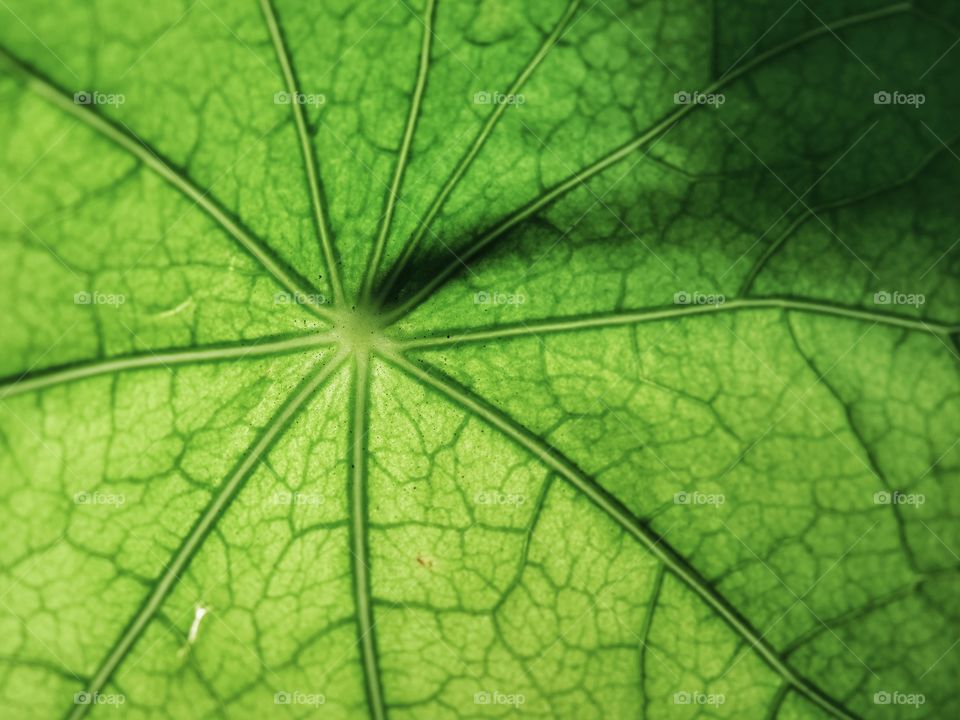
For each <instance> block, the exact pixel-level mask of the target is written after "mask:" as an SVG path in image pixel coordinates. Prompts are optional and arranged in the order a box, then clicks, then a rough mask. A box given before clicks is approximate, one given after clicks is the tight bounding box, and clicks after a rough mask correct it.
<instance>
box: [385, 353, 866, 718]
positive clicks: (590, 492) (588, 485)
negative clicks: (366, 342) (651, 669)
mask: <svg viewBox="0 0 960 720" xmlns="http://www.w3.org/2000/svg"><path fill="white" fill-rule="evenodd" d="M387 359H388V360H389V361H390V362H392V363H393V364H395V365H396V366H397V367H399V368H400V369H401V370H403V371H405V372H406V373H408V374H409V375H411V376H413V377H415V378H417V379H418V380H420V381H421V382H423V383H425V384H426V385H428V386H430V387H432V388H433V389H434V390H436V391H437V392H439V393H440V394H442V395H444V396H446V397H447V398H448V399H450V400H451V401H453V402H455V403H456V404H457V405H458V406H459V407H462V408H463V409H464V410H466V411H467V412H469V413H471V414H473V415H475V416H476V417H478V418H480V419H482V420H484V421H485V422H487V423H489V424H490V425H491V426H493V427H495V428H496V429H498V430H499V431H501V432H502V433H504V435H506V436H507V437H509V438H510V439H511V440H513V441H514V442H516V443H517V444H519V445H520V446H521V447H523V448H524V449H526V450H527V451H528V452H530V453H531V454H533V455H534V456H535V457H537V458H538V459H539V460H540V461H541V462H543V463H544V464H545V465H546V466H547V467H549V468H550V469H551V470H553V471H554V472H556V473H557V474H559V475H560V476H561V477H563V478H564V479H565V480H567V482H569V483H570V484H571V485H573V486H574V487H575V488H576V489H577V490H579V491H580V492H582V493H583V494H584V495H585V496H586V497H587V498H589V499H590V500H591V501H592V502H593V503H594V504H595V505H596V506H597V507H599V508H600V509H601V510H602V511H603V512H604V513H606V514H607V515H608V516H609V517H610V518H611V519H613V520H614V521H615V522H616V523H617V524H618V525H620V527H621V528H623V529H624V530H625V531H626V532H627V533H629V534H630V535H631V536H633V537H634V538H635V539H636V540H637V541H638V542H640V544H642V545H643V546H644V547H646V548H647V550H648V551H649V552H650V553H652V554H653V555H654V556H655V557H656V558H657V559H658V560H660V562H662V563H663V564H664V566H666V567H667V568H668V569H669V570H670V572H672V573H673V574H674V575H675V576H676V577H677V578H678V579H680V580H681V581H682V582H683V583H684V584H685V585H686V586H687V587H689V588H690V589H691V590H692V591H693V592H695V593H696V594H697V595H698V596H699V597H700V598H701V599H702V600H704V601H705V602H706V603H707V604H708V605H709V606H710V607H711V608H713V610H714V611H715V612H717V614H719V615H720V616H721V617H722V618H723V619H724V620H725V621H726V622H727V624H728V625H730V627H731V628H733V630H735V631H736V632H737V633H738V634H739V635H740V636H741V637H742V638H743V639H744V640H746V641H747V642H748V643H749V644H750V647H751V648H752V649H753V650H755V651H757V652H758V653H759V654H760V656H761V657H762V658H763V659H764V660H765V661H766V663H767V664H768V665H769V666H770V667H771V668H773V669H774V670H775V671H776V672H777V673H778V674H779V675H780V676H781V677H782V678H783V679H784V680H786V681H787V682H789V683H790V684H791V685H792V686H793V687H794V688H796V690H797V692H799V693H801V694H802V695H804V696H805V697H807V699H809V700H810V701H811V702H813V703H815V704H816V705H818V706H819V707H820V708H822V709H823V710H825V711H826V712H827V713H829V714H830V715H832V716H834V717H838V718H844V720H854V718H855V716H854V715H852V714H851V713H850V712H849V711H848V710H847V709H846V708H844V707H843V706H842V705H841V704H839V703H838V702H837V701H836V700H834V699H833V698H831V697H829V696H828V695H827V694H826V693H824V692H823V691H822V690H821V689H820V688H818V687H816V686H815V685H813V684H812V683H811V682H810V681H809V680H807V679H806V678H804V677H802V676H801V675H799V674H798V673H797V672H796V671H795V670H794V669H793V668H792V667H791V666H790V665H789V664H788V663H787V662H786V661H784V660H783V658H781V657H780V655H779V654H778V653H777V652H776V650H775V649H774V648H773V647H772V646H771V645H770V644H769V643H768V642H767V641H766V640H765V639H764V637H763V636H762V635H761V634H760V633H759V632H757V630H756V629H754V628H753V627H752V626H751V625H750V623H749V622H748V621H747V620H746V619H745V618H744V617H743V616H742V615H740V613H739V612H738V611H737V610H736V608H734V607H733V606H732V605H731V604H730V603H729V602H728V601H727V599H726V598H724V597H723V596H722V595H721V594H720V593H719V592H717V591H716V590H714V589H713V587H712V586H711V585H710V584H709V583H708V582H707V580H706V579H705V578H704V577H703V576H701V575H700V573H699V572H698V571H697V570H696V569H695V568H693V567H692V566H691V565H690V564H689V563H688V562H687V561H686V560H685V559H684V558H683V557H682V556H681V555H680V554H679V553H677V551H676V550H674V549H673V548H672V547H671V546H670V545H668V544H667V543H666V541H664V539H663V538H662V537H660V536H659V535H658V534H657V533H656V532H654V531H653V530H652V529H651V528H649V527H648V526H647V525H646V524H645V523H643V522H642V521H641V520H640V519H639V518H637V517H636V516H635V515H634V514H633V513H632V512H631V511H630V510H629V509H627V508H626V507H625V506H624V505H623V504H622V503H621V502H620V501H619V500H617V499H616V498H615V497H613V496H612V495H611V494H610V493H609V492H607V491H606V490H605V489H604V488H603V487H602V486H601V485H600V484H599V483H598V482H597V481H596V480H594V479H593V478H591V477H589V476H588V475H587V474H586V473H584V472H583V471H582V470H580V468H578V467H577V466H576V465H575V464H574V463H573V462H572V461H570V460H569V459H568V458H566V457H565V456H563V455H562V454H561V453H560V452H559V451H557V450H556V449H554V448H553V447H551V446H549V445H548V444H547V443H546V442H544V441H543V440H542V439H541V438H539V437H538V436H537V435H535V434H534V433H533V432H531V431H530V430H529V429H527V428H526V427H525V426H523V425H521V424H520V423H518V422H517V421H516V420H514V419H513V418H511V417H509V416H508V415H506V414H505V413H503V412H501V411H500V410H498V409H496V408H494V407H493V406H491V405H489V404H488V403H487V402H486V401H485V400H483V399H482V398H479V397H478V396H476V395H474V394H473V393H471V392H470V391H469V390H466V389H463V388H460V387H459V386H458V385H456V384H455V382H454V381H453V380H452V379H450V378H448V377H446V376H445V375H442V374H441V373H439V372H437V371H435V370H434V371H431V372H427V371H426V370H424V369H422V368H420V367H417V366H416V365H414V364H413V363H411V362H410V361H409V360H407V359H406V358H404V357H403V356H402V355H390V356H389V357H388V358H387Z"/></svg>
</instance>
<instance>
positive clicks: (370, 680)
mask: <svg viewBox="0 0 960 720" xmlns="http://www.w3.org/2000/svg"><path fill="white" fill-rule="evenodd" d="M354 358H355V363H354V396H353V422H352V424H351V434H352V440H351V451H350V452H351V460H350V467H351V473H350V475H351V477H350V485H351V487H350V505H351V516H352V523H351V531H350V535H351V546H352V547H351V552H352V554H353V594H354V602H355V603H356V609H357V644H358V645H359V646H360V654H361V658H362V661H363V675H364V682H365V687H366V694H367V705H368V706H369V709H370V714H371V716H372V717H373V719H374V720H384V719H385V718H386V709H385V707H384V704H383V687H382V685H381V683H380V669H379V667H378V663H377V643H376V636H375V635H374V622H373V605H372V602H371V597H373V595H372V593H371V591H370V565H369V561H370V554H369V550H368V548H367V542H368V537H367V535H368V533H367V512H368V510H367V508H368V505H367V485H366V479H367V478H366V471H367V452H366V442H367V427H368V425H367V424H368V417H367V405H368V401H367V397H368V393H369V384H370V364H369V356H367V355H366V354H365V353H356V354H355V355H354Z"/></svg>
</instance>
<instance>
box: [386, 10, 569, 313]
mask: <svg viewBox="0 0 960 720" xmlns="http://www.w3.org/2000/svg"><path fill="white" fill-rule="evenodd" d="M580 3H581V0H573V1H572V2H571V3H570V4H569V5H568V6H567V9H566V11H565V12H564V14H563V15H562V16H561V17H560V20H559V21H558V22H557V24H556V26H555V27H554V28H553V30H552V31H551V32H550V34H549V35H548V36H547V37H546V38H545V39H544V41H543V44H542V45H541V46H540V49H539V50H537V52H536V54H535V55H534V56H533V57H532V58H530V61H529V62H528V63H527V65H526V67H525V68H524V69H523V70H522V71H521V72H520V74H519V75H518V76H517V78H516V79H515V80H514V81H513V84H512V85H511V86H510V89H509V90H507V93H506V94H507V95H516V94H517V93H518V92H520V89H521V88H522V87H523V86H524V85H525V84H526V82H527V80H529V79H530V76H531V75H533V73H534V71H535V70H536V69H537V67H538V66H539V65H540V63H541V62H543V59H544V58H545V57H546V56H547V54H548V53H549V52H550V50H552V49H553V47H554V45H556V44H557V41H558V40H559V39H560V35H561V34H562V33H563V31H564V30H565V29H566V27H567V25H568V24H569V23H570V21H571V20H572V19H573V16H574V15H575V14H576V12H577V8H578V7H579V6H580ZM507 107H508V106H507V103H500V104H499V105H496V106H495V108H494V110H493V112H492V113H490V115H489V117H488V118H487V120H486V122H485V123H484V124H483V127H482V128H481V129H480V132H479V133H478V134H477V136H476V137H475V138H474V140H473V144H472V145H471V146H470V148H469V149H468V150H467V152H466V153H465V154H464V155H463V156H462V157H461V158H460V160H459V162H458V163H457V166H456V167H455V168H454V170H453V173H452V174H451V175H450V177H449V178H447V181H446V182H445V183H444V185H443V187H442V188H441V189H440V192H439V193H437V195H436V197H435V198H434V199H433V203H432V204H431V205H430V208H429V209H428V210H427V213H426V215H425V216H424V217H423V219H422V220H421V221H420V224H419V225H418V227H417V229H416V231H415V232H414V235H413V237H411V238H410V240H409V241H408V242H407V243H406V245H404V248H403V251H402V252H401V254H400V257H399V259H398V260H397V262H396V264H395V265H394V267H393V269H392V270H391V272H390V275H389V277H388V278H387V281H386V282H385V283H384V286H383V290H382V292H381V300H382V299H383V298H385V297H387V296H388V295H389V294H390V291H391V290H392V288H393V286H394V285H395V283H396V282H397V280H398V278H399V277H400V275H401V274H402V273H403V271H404V269H405V268H406V266H407V264H408V263H409V262H410V260H411V259H412V258H413V255H414V253H415V252H416V250H417V248H418V247H419V245H420V242H421V241H422V240H423V236H424V235H426V233H427V231H428V230H429V229H430V225H431V224H432V223H433V221H434V220H435V219H436V217H437V214H438V213H439V212H440V210H441V209H442V208H443V205H444V204H445V203H446V201H447V198H448V197H449V196H450V194H451V193H452V192H453V191H454V189H455V188H456V187H457V185H458V184H459V183H460V180H461V179H462V178H463V176H464V174H465V173H466V172H467V170H468V169H469V168H470V166H471V165H472V164H473V161H474V160H475V159H476V157H477V155H478V154H479V153H480V151H481V150H482V149H483V146H484V145H485V144H486V142H487V140H488V139H489V138H490V136H491V135H492V134H493V130H494V128H495V127H496V125H497V123H498V122H499V121H500V118H501V117H503V114H504V113H505V112H506V111H507Z"/></svg>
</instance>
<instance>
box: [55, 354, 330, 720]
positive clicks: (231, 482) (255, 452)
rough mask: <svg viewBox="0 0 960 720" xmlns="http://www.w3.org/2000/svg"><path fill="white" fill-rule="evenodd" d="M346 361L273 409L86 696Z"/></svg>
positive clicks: (79, 714) (78, 710)
mask: <svg viewBox="0 0 960 720" xmlns="http://www.w3.org/2000/svg"><path fill="white" fill-rule="evenodd" d="M345 359H346V356H345V355H344V354H343V353H341V354H339V355H337V356H336V357H334V358H333V359H332V360H330V361H329V362H325V363H323V364H321V366H320V367H319V368H318V369H317V370H316V371H315V372H314V373H313V374H311V375H310V376H309V377H308V378H307V379H306V380H305V381H304V382H303V383H302V384H301V385H300V386H299V388H297V390H296V391H294V393H292V394H291V395H290V397H288V398H287V400H286V401H285V402H284V404H283V406H282V407H281V408H280V409H279V410H278V411H277V414H276V415H274V417H273V418H272V419H271V420H270V422H269V424H267V425H266V426H265V427H264V429H263V430H262V432H261V433H260V436H259V437H258V438H257V441H256V442H255V443H254V444H253V445H252V446H251V447H250V449H249V450H247V452H246V453H244V455H243V457H242V458H241V459H240V460H239V462H238V463H237V465H236V466H235V467H234V469H233V471H232V472H231V473H230V475H229V477H228V478H226V479H225V480H224V481H223V483H222V484H221V485H220V487H219V488H218V489H217V490H216V492H215V494H214V495H213V497H212V498H211V500H210V502H209V503H208V504H207V506H206V508H205V509H204V511H203V514H202V515H201V516H200V517H199V518H198V519H197V522H196V523H195V524H194V526H193V528H192V529H191V530H190V533H189V534H188V535H187V537H186V538H185V539H184V540H183V542H182V543H181V544H180V547H179V548H178V549H177V552H176V553H175V554H174V556H173V558H172V559H171V560H170V562H169V563H168V564H167V566H166V568H165V569H164V571H163V573H162V574H161V575H160V577H159V578H158V579H157V581H156V583H155V584H154V586H153V589H152V590H151V591H150V593H149V595H147V597H146V598H145V599H144V601H143V603H142V604H141V606H140V608H139V609H138V610H137V613H136V615H134V617H133V618H132V619H131V620H130V622H129V623H128V624H127V626H126V628H124V630H123V632H122V633H121V635H120V637H119V638H118V639H117V641H116V643H115V644H114V646H113V648H112V649H111V650H110V652H109V653H108V655H107V656H106V657H105V658H104V659H103V661H102V662H101V663H100V666H99V668H98V669H97V671H96V673H95V674H94V676H93V679H92V680H91V681H90V683H89V684H88V685H87V687H86V692H87V693H89V694H90V695H95V694H96V693H99V692H100V691H101V690H102V689H103V688H104V687H105V686H106V684H107V683H108V682H109V681H110V679H111V678H112V677H113V674H114V672H115V671H116V669H117V667H118V666H119V665H120V663H121V662H123V660H124V658H126V657H127V655H128V653H129V652H130V650H131V649H132V648H133V646H134V644H135V643H136V642H137V640H139V638H140V637H141V635H143V633H144V631H145V630H146V628H147V626H148V625H149V623H150V620H151V619H152V618H153V617H154V615H156V613H157V611H158V610H159V609H160V607H161V605H162V604H163V602H164V600H165V599H166V598H167V596H168V595H169V594H170V592H171V591H172V590H173V588H174V586H175V585H176V584H177V583H178V582H179V581H180V578H181V575H182V573H183V572H184V571H185V570H186V568H187V566H188V565H189V564H190V561H191V560H193V558H194V556H196V554H197V552H198V551H199V550H200V548H201V547H202V545H203V541H204V540H205V539H206V537H207V535H208V534H209V533H210V531H211V529H212V528H213V527H214V525H215V524H216V523H217V521H218V520H219V519H220V517H221V516H222V515H223V513H224V512H226V510H227V508H228V507H229V505H230V503H231V502H232V501H233V500H234V498H236V496H237V494H238V493H239V492H240V490H241V489H242V488H243V487H244V485H245V482H246V480H247V478H249V477H250V475H251V473H252V472H253V470H254V469H255V467H256V466H257V464H258V463H259V462H260V459H261V458H262V457H264V456H265V454H266V453H267V452H268V451H269V450H270V448H271V447H272V446H273V444H274V442H276V440H277V438H278V437H279V436H280V435H281V434H282V433H283V431H284V430H285V429H286V428H287V427H288V426H289V425H290V423H291V422H292V421H293V420H294V418H295V417H296V415H297V413H298V412H299V411H300V410H301V409H302V408H303V406H304V405H305V404H306V403H307V402H308V401H309V400H310V398H311V397H313V394H314V393H315V392H316V391H317V390H318V389H319V388H320V386H321V385H323V383H324V382H325V381H326V380H327V379H329V378H330V376H331V375H333V373H334V372H336V370H337V369H338V368H339V367H340V366H341V365H342V364H343V362H344V360H345ZM92 707H94V706H93V705H75V706H74V707H73V708H72V709H71V710H70V711H69V712H68V713H67V718H68V720H80V718H83V717H84V716H85V715H86V714H87V712H89V710H90V709H91V708H92Z"/></svg>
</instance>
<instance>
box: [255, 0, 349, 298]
mask: <svg viewBox="0 0 960 720" xmlns="http://www.w3.org/2000/svg"><path fill="white" fill-rule="evenodd" d="M260 7H261V9H262V10H263V16H264V18H265V19H266V22H267V28H268V29H269V30H270V38H271V40H272V41H273V47H274V50H276V53H277V60H278V61H279V63H280V67H281V69H282V70H283V79H284V82H286V84H287V92H288V93H289V94H290V108H291V110H292V111H293V118H294V122H295V123H296V126H297V137H298V138H299V139H300V152H301V154H302V155H303V163H304V166H305V167H306V170H307V185H309V188H310V203H311V205H312V206H313V216H314V222H315V224H316V226H317V232H318V233H319V235H320V248H321V250H322V251H323V259H324V262H325V263H326V264H327V270H328V272H329V273H330V287H331V288H332V290H333V296H334V299H335V300H336V302H337V304H338V305H339V304H342V303H343V300H344V296H343V283H342V282H341V280H340V271H339V269H338V267H337V257H336V252H335V250H334V245H333V237H332V236H331V233H330V229H329V228H328V227H327V220H326V216H325V215H324V207H325V205H324V202H323V188H322V187H321V185H320V174H319V173H318V172H317V163H316V158H315V157H314V150H313V144H312V143H311V141H310V134H309V133H308V132H307V121H306V118H305V117H304V111H303V105H301V104H300V103H299V102H297V93H298V92H299V88H298V87H297V80H296V76H295V75H294V72H293V64H292V62H291V59H290V51H289V50H288V49H287V44H286V42H285V41H284V37H283V31H282V30H281V29H280V23H279V21H278V20H277V14H276V11H275V10H274V7H273V2H272V0H260Z"/></svg>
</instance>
